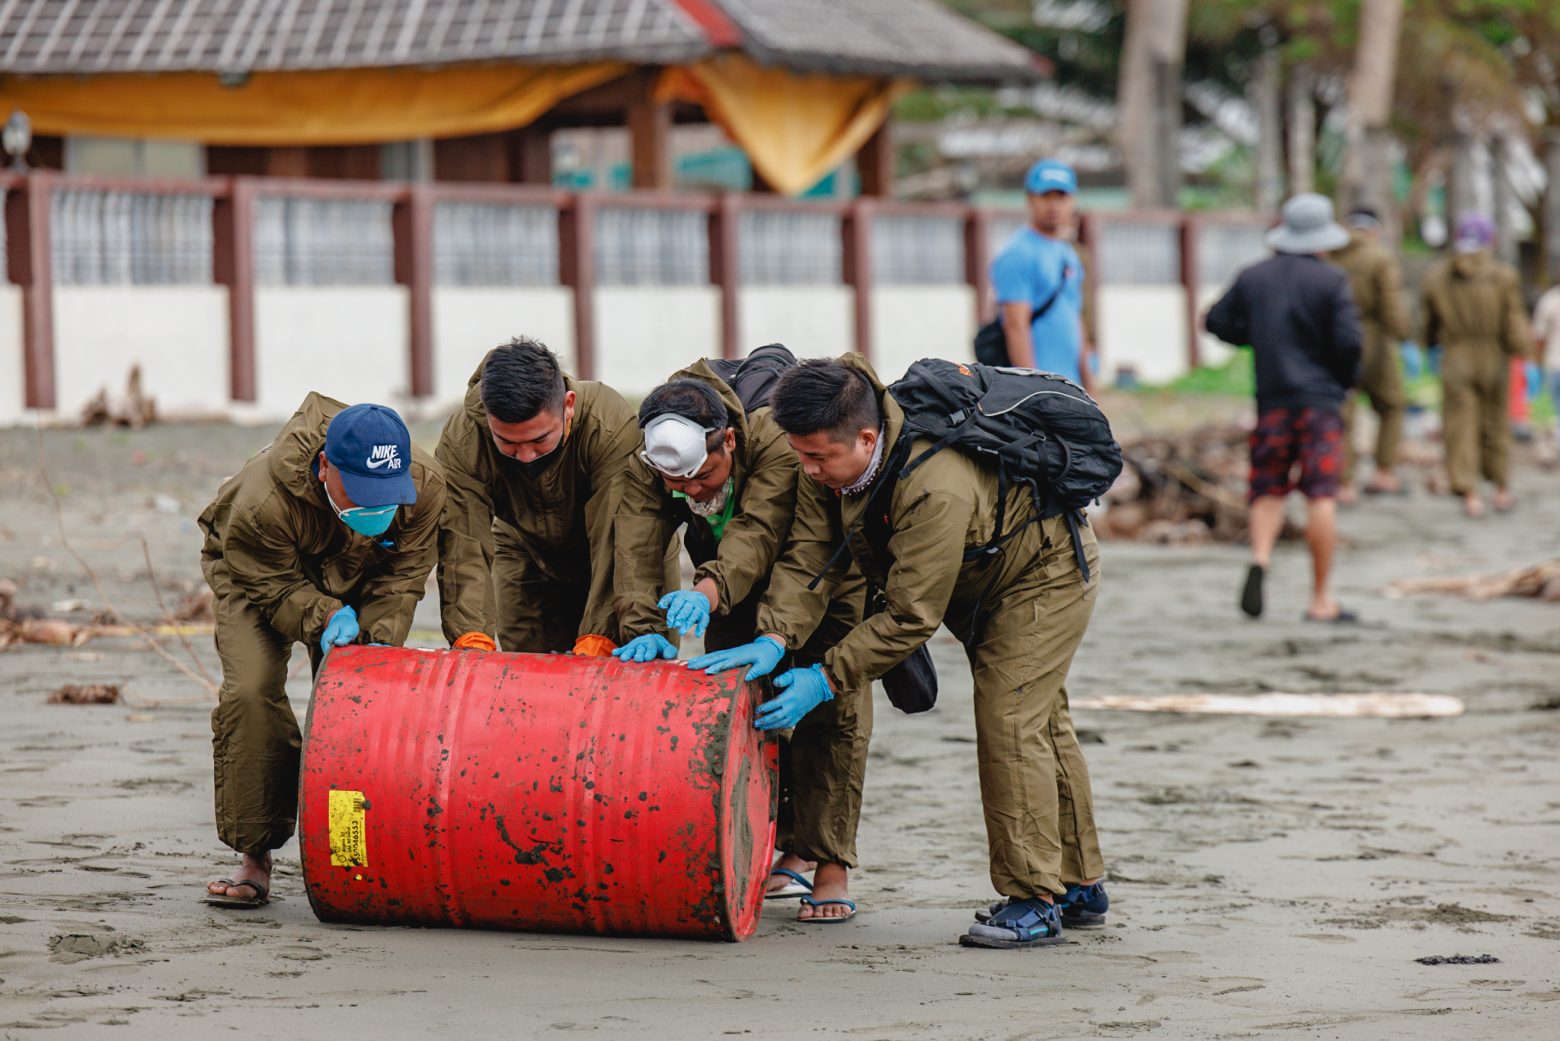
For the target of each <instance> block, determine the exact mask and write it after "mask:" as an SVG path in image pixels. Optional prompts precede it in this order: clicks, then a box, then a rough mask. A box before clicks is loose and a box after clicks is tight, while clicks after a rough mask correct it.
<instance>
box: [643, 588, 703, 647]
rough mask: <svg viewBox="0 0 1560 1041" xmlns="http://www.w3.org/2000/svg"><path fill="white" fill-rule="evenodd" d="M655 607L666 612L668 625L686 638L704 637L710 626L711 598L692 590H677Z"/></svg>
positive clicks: (668, 594) (664, 597)
mask: <svg viewBox="0 0 1560 1041" xmlns="http://www.w3.org/2000/svg"><path fill="white" fill-rule="evenodd" d="M655 606H657V607H659V608H660V609H661V610H663V611H665V612H666V624H667V626H669V627H670V628H672V629H676V630H677V631H678V632H680V633H682V634H683V635H684V636H703V635H704V630H705V629H707V628H708V627H709V624H710V598H709V597H707V596H705V595H704V594H703V593H697V592H694V591H693V590H692V589H677V590H673V591H672V592H670V593H667V594H666V595H665V596H663V597H661V602H660V603H658V604H656V605H655Z"/></svg>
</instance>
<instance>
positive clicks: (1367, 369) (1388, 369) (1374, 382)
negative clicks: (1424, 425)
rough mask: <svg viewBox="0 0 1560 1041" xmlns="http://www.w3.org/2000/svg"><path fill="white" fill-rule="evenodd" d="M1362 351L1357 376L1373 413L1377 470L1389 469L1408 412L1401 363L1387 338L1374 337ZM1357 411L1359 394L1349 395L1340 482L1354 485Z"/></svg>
mask: <svg viewBox="0 0 1560 1041" xmlns="http://www.w3.org/2000/svg"><path fill="white" fill-rule="evenodd" d="M1375 339H1378V340H1380V341H1381V342H1372V343H1370V344H1368V345H1367V347H1366V349H1365V359H1364V367H1363V368H1362V370H1361V373H1360V389H1361V390H1363V391H1364V392H1365V397H1366V399H1367V400H1368V401H1369V402H1370V407H1371V411H1373V412H1375V413H1376V418H1377V420H1378V423H1377V426H1376V454H1375V464H1376V467H1377V469H1380V470H1390V469H1392V468H1393V467H1394V466H1396V465H1397V459H1398V452H1399V451H1400V450H1401V449H1402V446H1403V415H1404V412H1405V411H1406V409H1407V405H1408V402H1407V397H1406V395H1405V393H1404V390H1403V363H1402V361H1401V359H1399V357H1398V352H1397V344H1396V343H1395V342H1394V341H1392V340H1391V339H1389V338H1386V337H1377V338H1375ZM1358 412H1359V395H1358V394H1355V393H1350V394H1349V397H1348V400H1347V401H1346V402H1344V407H1343V423H1344V442H1343V446H1344V447H1343V451H1344V467H1343V483H1344V484H1353V483H1354V474H1355V470H1356V468H1357V467H1358V465H1359V452H1358V451H1357V450H1356V448H1355V446H1354V423H1355V419H1356V417H1357V415H1358Z"/></svg>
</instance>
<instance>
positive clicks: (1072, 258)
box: [991, 159, 1094, 394]
mask: <svg viewBox="0 0 1560 1041" xmlns="http://www.w3.org/2000/svg"><path fill="white" fill-rule="evenodd" d="M1024 191H1025V193H1026V195H1027V197H1028V206H1029V223H1028V224H1026V225H1024V227H1022V228H1020V229H1019V230H1018V231H1016V232H1014V233H1013V237H1012V238H1010V239H1008V241H1007V244H1006V245H1004V246H1003V247H1002V252H1000V253H998V254H997V259H996V260H995V261H993V262H992V265H991V285H992V289H993V290H994V291H995V292H996V296H997V306H998V307H999V308H1000V309H1001V318H1002V331H1003V333H1004V334H1005V335H1006V337H1007V348H1008V360H1009V362H1011V363H1012V364H1013V365H1018V366H1022V367H1024V368H1035V369H1044V370H1046V371H1047V372H1054V373H1057V374H1058V375H1061V376H1066V377H1067V378H1068V379H1070V380H1072V381H1073V382H1075V383H1078V384H1080V385H1082V387H1083V388H1084V389H1085V390H1087V391H1089V392H1090V393H1091V394H1092V393H1093V392H1094V377H1093V374H1092V373H1091V372H1090V371H1089V365H1088V344H1087V337H1085V335H1084V330H1083V265H1082V264H1081V263H1080V262H1079V260H1078V253H1077V251H1076V250H1074V249H1073V246H1072V243H1071V242H1069V241H1068V240H1067V236H1068V235H1069V234H1070V232H1071V231H1072V225H1073V208H1074V196H1075V195H1076V194H1077V192H1078V175H1077V174H1075V173H1074V172H1073V168H1072V167H1070V166H1068V165H1067V164H1066V163H1063V162H1059V161H1057V160H1055V159H1042V160H1041V161H1040V162H1038V163H1036V164H1035V165H1034V166H1031V167H1030V168H1029V173H1028V174H1027V175H1026V176H1025V177H1024Z"/></svg>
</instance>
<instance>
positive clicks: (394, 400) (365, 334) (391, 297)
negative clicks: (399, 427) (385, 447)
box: [242, 286, 411, 420]
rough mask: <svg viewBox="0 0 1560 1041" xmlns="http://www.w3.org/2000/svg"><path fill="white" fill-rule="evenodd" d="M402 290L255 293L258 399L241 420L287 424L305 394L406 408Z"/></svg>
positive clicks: (295, 288)
mask: <svg viewBox="0 0 1560 1041" xmlns="http://www.w3.org/2000/svg"><path fill="white" fill-rule="evenodd" d="M406 337H407V291H406V287H404V286H335V287H331V288H313V287H303V286H262V287H260V288H258V289H256V290H255V370H256V373H255V375H256V381H257V384H258V390H259V394H258V400H257V401H256V403H255V406H254V408H253V409H245V410H243V413H242V414H243V416H244V418H246V419H249V418H253V419H256V420H260V419H266V420H271V419H276V418H280V417H285V416H287V415H289V414H291V412H292V411H293V410H294V409H296V408H297V407H298V404H299V403H300V402H301V401H303V399H304V396H305V395H306V394H308V392H309V391H311V390H317V391H319V392H320V393H322V394H326V395H328V396H330V397H333V398H337V399H339V400H341V401H345V402H347V403H349V404H355V403H357V402H362V401H372V402H376V403H378V404H381V405H390V406H391V407H394V408H401V407H404V406H405V404H406V400H407V394H408V390H409V389H410V386H411V372H410V367H409V363H408V359H407V348H406Z"/></svg>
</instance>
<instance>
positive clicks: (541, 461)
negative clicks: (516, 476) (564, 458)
mask: <svg viewBox="0 0 1560 1041" xmlns="http://www.w3.org/2000/svg"><path fill="white" fill-rule="evenodd" d="M562 447H563V442H562V441H559V442H558V448H562ZM558 448H554V449H553V450H552V451H551V452H548V453H547V454H546V455H543V456H538V457H537V458H535V459H533V460H531V461H530V462H529V463H522V462H521V461H520V460H518V459H513V460H511V462H513V463H514V464H515V465H516V466H518V467H519V468H520V472H521V473H523V474H525V476H526V477H529V478H536V477H540V476H541V475H542V474H543V473H545V472H546V470H547V468H548V467H549V466H551V465H552V464H553V463H555V462H557V460H558V456H560V455H562V454H563V453H561V452H559V451H558Z"/></svg>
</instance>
